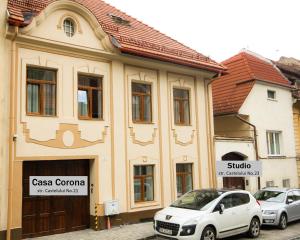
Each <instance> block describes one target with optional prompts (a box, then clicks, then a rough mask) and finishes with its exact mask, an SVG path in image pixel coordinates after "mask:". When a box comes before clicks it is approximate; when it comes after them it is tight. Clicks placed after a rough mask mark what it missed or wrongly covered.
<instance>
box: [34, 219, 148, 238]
mask: <svg viewBox="0 0 300 240" xmlns="http://www.w3.org/2000/svg"><path fill="white" fill-rule="evenodd" d="M153 234H154V231H153V227H152V222H147V223H139V224H131V225H125V226H121V227H114V228H112V229H110V230H102V231H94V230H92V229H86V230H82V231H76V232H70V233H64V234H56V235H51V236H45V237H39V238H35V240H137V239H145V238H147V237H150V236H153ZM31 240H32V239H31Z"/></svg>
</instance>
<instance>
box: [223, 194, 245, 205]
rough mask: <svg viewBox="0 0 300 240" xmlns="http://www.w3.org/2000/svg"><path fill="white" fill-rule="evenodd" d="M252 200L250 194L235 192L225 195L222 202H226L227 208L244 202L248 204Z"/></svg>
mask: <svg viewBox="0 0 300 240" xmlns="http://www.w3.org/2000/svg"><path fill="white" fill-rule="evenodd" d="M249 202H250V197H249V195H248V194H244V193H233V194H229V195H227V196H226V197H224V198H223V199H222V200H221V201H220V204H224V207H225V208H232V207H237V206H240V205H243V204H247V203H249Z"/></svg>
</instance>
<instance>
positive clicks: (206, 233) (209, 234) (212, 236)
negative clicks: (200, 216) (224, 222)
mask: <svg viewBox="0 0 300 240" xmlns="http://www.w3.org/2000/svg"><path fill="white" fill-rule="evenodd" d="M216 239H217V238H216V231H215V229H213V228H212V227H209V226H208V227H206V228H204V230H203V232H202V235H201V240H216Z"/></svg>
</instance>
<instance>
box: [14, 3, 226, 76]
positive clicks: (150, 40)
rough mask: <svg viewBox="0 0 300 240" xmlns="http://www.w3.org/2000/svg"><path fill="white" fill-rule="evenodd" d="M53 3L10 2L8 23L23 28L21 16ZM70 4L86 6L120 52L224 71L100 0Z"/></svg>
mask: <svg viewBox="0 0 300 240" xmlns="http://www.w3.org/2000/svg"><path fill="white" fill-rule="evenodd" d="M55 1H57V0H30V1H28V0H9V1H8V11H9V13H10V17H9V19H8V21H9V23H10V24H11V25H18V26H21V27H22V26H26V25H28V24H29V23H30V21H31V19H28V17H27V18H26V19H25V18H24V13H26V12H28V11H30V12H31V13H32V14H33V15H38V14H39V13H40V12H41V11H42V10H43V9H45V8H46V7H47V6H48V5H49V4H50V3H52V2H55ZM73 1H74V2H77V3H79V4H81V5H83V6H84V7H86V8H87V9H88V10H89V11H90V12H91V13H92V14H93V15H94V16H95V17H96V19H97V20H98V22H99V24H100V25H101V27H102V29H103V30H104V31H105V32H106V33H107V34H108V35H110V36H111V41H112V42H113V43H115V46H117V47H118V48H119V49H120V51H121V52H123V53H128V54H134V55H139V56H142V57H148V58H153V59H158V60H162V61H167V62H172V63H177V64H181V65H186V66H191V67H195V68H200V69H207V70H210V71H213V72H220V71H224V70H225V68H224V67H223V66H222V65H221V64H218V63H217V62H215V61H213V60H211V59H210V58H209V57H206V56H204V55H202V54H201V53H198V52H197V51H195V50H193V49H191V48H189V47H187V46H185V45H183V44H181V43H179V42H177V41H176V40H174V39H172V38H170V37H168V36H166V35H165V34H163V33H161V32H159V31H157V30H155V29H153V28H151V27H149V26H148V25H146V24H144V23H142V22H140V21H138V20H137V19H135V18H133V17H131V16H129V15H127V14H126V13H124V12H122V11H120V10H118V9H116V8H115V7H112V6H111V5H109V4H107V3H105V2H104V1H102V0H73ZM109 14H112V15H115V16H117V17H121V18H123V19H125V20H128V21H129V22H130V26H126V25H123V24H119V23H116V22H115V21H114V20H113V19H112V17H111V16H109ZM116 41H117V43H116Z"/></svg>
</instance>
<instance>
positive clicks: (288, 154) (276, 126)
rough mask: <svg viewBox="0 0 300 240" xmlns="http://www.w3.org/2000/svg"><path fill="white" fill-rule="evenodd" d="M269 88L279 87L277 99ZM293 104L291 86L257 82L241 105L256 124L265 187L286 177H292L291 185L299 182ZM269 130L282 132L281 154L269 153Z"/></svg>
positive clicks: (275, 88) (279, 183)
mask: <svg viewBox="0 0 300 240" xmlns="http://www.w3.org/2000/svg"><path fill="white" fill-rule="evenodd" d="M267 90H274V91H276V100H275V101H274V100H268V99H267ZM292 104H293V102H292V96H291V92H290V90H289V89H284V88H280V87H276V86H274V85H273V86H272V85H266V84H262V83H256V84H255V85H254V87H253V89H252V90H251V92H250V94H249V95H248V97H247V99H246V101H245V102H244V104H243V106H242V107H241V109H240V113H241V114H245V115H249V121H250V122H251V123H252V124H254V125H255V126H256V127H257V134H258V148H259V149H258V151H259V157H260V159H261V161H262V162H263V176H262V178H261V186H262V187H265V184H266V181H271V180H273V181H275V182H276V185H278V186H279V187H281V186H282V180H283V179H290V183H291V187H296V186H298V178H297V170H296V169H297V168H296V158H295V157H296V151H295V138H294V129H293V112H292ZM268 130H274V131H280V132H281V135H282V137H281V143H280V146H281V149H282V151H281V155H282V156H280V157H276V158H274V157H272V158H270V157H269V156H268V152H267V151H268V150H267V140H266V131H268Z"/></svg>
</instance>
